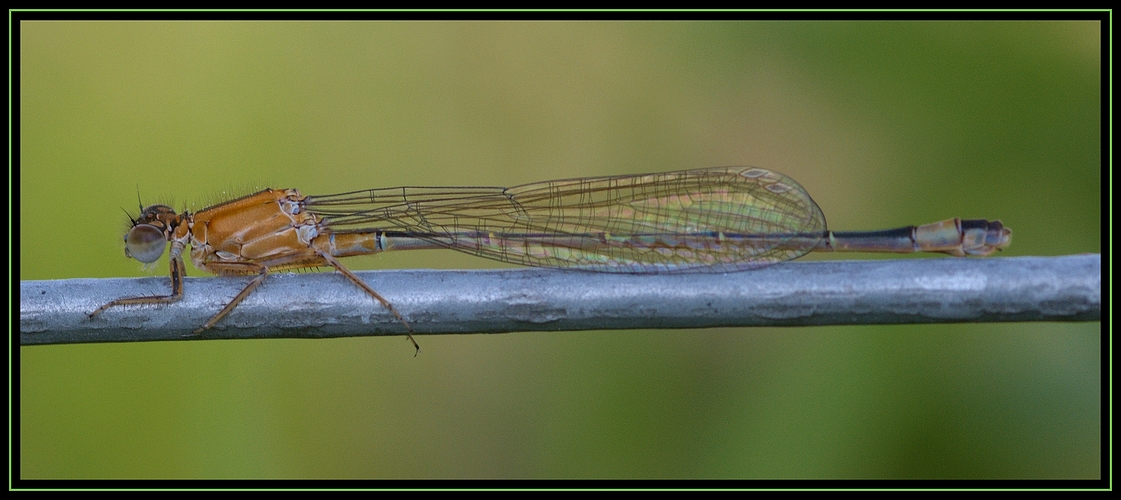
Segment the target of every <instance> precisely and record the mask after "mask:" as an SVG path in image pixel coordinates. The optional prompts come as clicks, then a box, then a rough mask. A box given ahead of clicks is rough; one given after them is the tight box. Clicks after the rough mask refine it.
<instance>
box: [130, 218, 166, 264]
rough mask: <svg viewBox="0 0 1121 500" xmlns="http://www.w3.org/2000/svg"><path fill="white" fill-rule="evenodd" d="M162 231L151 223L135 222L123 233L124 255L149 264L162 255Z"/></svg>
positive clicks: (163, 241)
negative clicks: (126, 232)
mask: <svg viewBox="0 0 1121 500" xmlns="http://www.w3.org/2000/svg"><path fill="white" fill-rule="evenodd" d="M164 246H165V240H164V235H163V231H160V229H159V228H158V227H156V226H153V225H151V224H137V225H135V226H132V229H129V230H128V234H126V235H125V255H126V256H128V257H132V258H134V259H136V260H139V261H140V262H143V263H145V264H151V263H152V262H155V261H156V260H158V259H159V258H160V256H161V255H163V248H164Z"/></svg>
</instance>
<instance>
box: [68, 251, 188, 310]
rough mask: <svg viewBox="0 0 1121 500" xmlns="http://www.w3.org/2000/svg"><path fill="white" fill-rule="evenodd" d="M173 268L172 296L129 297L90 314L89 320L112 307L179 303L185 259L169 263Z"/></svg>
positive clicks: (175, 259) (181, 295)
mask: <svg viewBox="0 0 1121 500" xmlns="http://www.w3.org/2000/svg"><path fill="white" fill-rule="evenodd" d="M168 264H169V265H170V267H171V271H170V272H171V295H157V296H155V297H128V298H124V299H117V300H114V301H112V302H110V303H108V304H105V305H103V306H101V307H99V308H97V310H96V311H94V312H91V313H90V314H89V318H90V319H93V317H94V316H97V315H98V314H101V313H103V312H105V310H106V309H109V308H110V307H117V306H128V305H137V304H170V303H172V302H178V301H179V299H182V298H183V276H185V275H186V274H187V270H186V268H185V267H184V265H183V259H180V258H178V257H176V258H173V259H171V260H170V262H169V263H168Z"/></svg>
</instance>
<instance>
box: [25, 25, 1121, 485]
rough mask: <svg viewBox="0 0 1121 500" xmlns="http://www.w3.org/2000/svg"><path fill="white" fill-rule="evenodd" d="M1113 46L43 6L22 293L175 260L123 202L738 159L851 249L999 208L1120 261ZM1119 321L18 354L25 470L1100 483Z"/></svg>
mask: <svg viewBox="0 0 1121 500" xmlns="http://www.w3.org/2000/svg"><path fill="white" fill-rule="evenodd" d="M1100 36H1101V35H1100V27H1099V25H1098V24H1097V23H1091V22H898V23H896V22H867V23H866V22H649V23H648V22H625V23H622V22H25V23H23V24H22V25H21V32H20V52H19V58H20V65H21V70H22V72H21V74H20V82H19V83H20V85H21V94H20V96H19V103H18V104H19V106H20V115H19V116H20V127H21V131H22V136H21V143H20V148H21V153H22V156H21V163H20V165H19V175H20V188H19V189H20V197H19V199H20V211H19V213H20V224H19V265H20V269H19V272H20V279H22V280H42V279H58V278H88V277H139V276H145V275H154V276H161V275H163V274H164V273H165V272H166V264H161V265H159V266H158V267H157V268H156V270H154V271H150V272H145V271H142V270H141V267H140V265H139V264H138V263H137V262H135V261H132V260H129V259H126V258H125V257H124V256H123V254H122V249H123V245H122V243H121V237H122V234H123V232H124V230H125V228H126V227H127V219H126V218H125V216H124V214H122V213H121V208H122V207H124V208H126V209H128V210H130V211H132V212H135V207H136V205H137V199H136V198H137V191H138V190H139V193H140V195H141V196H142V197H143V199H144V202H145V203H154V202H163V203H169V204H172V205H173V206H175V207H176V208H184V207H192V208H196V209H197V208H201V206H203V205H205V204H206V203H209V202H211V201H215V200H217V201H220V200H222V199H223V198H224V197H228V196H232V195H240V194H245V193H248V192H250V191H251V190H252V189H254V188H256V187H263V186H272V187H298V188H299V189H301V190H302V191H303V192H304V193H313V194H314V193H330V192H338V191H344V190H351V189H359V188H372V187H388V186H394V185H406V184H408V185H418V184H419V185H434V184H435V185H476V184H482V185H513V184H519V183H524V182H531V181H539V180H545V179H552V178H563V177H575V176H592V175H608V174H627V173H645V172H656V171H667V170H677V169H684V168H697V167H708V166H717V165H737V164H745V165H754V166H759V167H765V168H770V169H774V170H777V171H780V172H783V173H786V174H788V175H790V176H791V177H793V178H795V179H797V180H798V181H799V182H801V183H802V184H803V185H804V186H805V187H806V188H807V190H809V191H810V193H811V194H812V195H813V196H814V198H815V199H816V200H817V202H818V203H819V204H820V205H821V206H822V209H823V210H824V212H825V214H826V217H827V218H828V220H829V223H830V227H832V228H835V229H876V228H887V227H896V226H902V225H910V224H917V223H925V222H932V221H936V220H941V219H944V218H949V217H955V216H957V217H965V218H990V219H1001V220H1003V221H1004V222H1005V224H1006V225H1008V226H1010V227H1012V228H1013V229H1014V230H1015V238H1014V240H1013V245H1012V246H1011V247H1010V248H1009V249H1008V250H1007V251H1005V252H1004V253H1003V254H1001V256H999V257H995V258H1001V257H1004V256H1017V255H1043V256H1046V255H1066V254H1075V253H1084V252H1100V251H1101V223H1102V222H1101V174H1100V171H1101V166H1100V165H1101V161H1102V158H1101V135H1100V134H1101V125H1100V123H1101V116H1100V115H1101V90H1102V89H1101V85H1100V82H1101V62H1100V53H1099V52H1100V45H1101V39H1100ZM811 258H814V257H811ZM891 258H909V257H891ZM936 258H937V257H936ZM165 259H166V257H165ZM161 262H166V260H164V261H161ZM348 262H349V264H350V266H351V267H352V268H354V269H382V268H405V267H421V268H478V267H493V266H498V265H500V264H498V263H493V262H490V261H487V260H484V259H479V258H475V257H471V256H468V255H459V254H456V253H454V252H446V251H441V252H434V251H432V252H401V253H398V254H396V255H394V254H386V255H382V256H373V257H362V258H355V259H353V260H349V261H348ZM188 273H189V274H192V275H195V276H198V275H200V274H201V273H199V272H198V271H196V270H194V269H193V268H189V269H188ZM340 283H342V282H340ZM265 286H268V285H267V284H266V285H265ZM340 286H347V285H346V284H345V283H342V284H340ZM187 293H190V290H189V289H188V290H187ZM234 314H236V312H235V313H234ZM1100 329H1101V325H1100V323H1081V324H1058V323H1024V324H977V325H933V326H932V325H926V326H867V327H860V326H853V327H828V328H724V329H709V330H662V331H657V330H648V331H591V332H556V333H521V334H507V335H467V336H451V335H447V336H425V337H420V338H418V340H419V341H420V343H421V344H422V346H423V349H424V350H423V351H422V352H421V354H420V356H419V357H416V358H413V356H412V354H413V352H412V347H411V346H410V345H409V343H408V342H407V341H406V340H405V339H404V338H400V337H379V338H351V339H332V340H291V339H289V340H252V341H221V342H218V341H213V342H165V343H130V344H112V345H70V346H37V347H23V348H20V349H19V350H18V356H19V358H20V359H19V361H20V380H19V384H20V400H19V417H20V427H19V439H20V443H21V448H20V452H21V455H20V474H21V475H22V477H24V478H180V477H211V478H431V477H438V478H461V477H463V478H474V477H490V478H694V477H697V478H806V477H813V478H817V477H824V478H908V477H926V478H995V477H999V478H1025V477H1027V478H1092V477H1099V475H1100V470H1099V466H1100V462H1099V456H1100V452H1101V446H1100V436H1101V424H1102V421H1101V419H1100V412H1101V399H1100V389H1101V385H1100V380H1101V364H1100V354H1101V353H1100V347H1101V344H1100V333H1101V332H1100Z"/></svg>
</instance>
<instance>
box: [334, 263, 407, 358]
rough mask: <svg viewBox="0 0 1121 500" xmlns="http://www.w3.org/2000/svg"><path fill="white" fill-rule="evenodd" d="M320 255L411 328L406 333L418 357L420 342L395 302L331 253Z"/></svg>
mask: <svg viewBox="0 0 1121 500" xmlns="http://www.w3.org/2000/svg"><path fill="white" fill-rule="evenodd" d="M319 255H320V256H321V257H323V260H326V261H327V263H328V264H331V265H332V266H334V267H335V269H338V270H339V272H340V273H343V276H346V277H347V278H348V279H350V281H353V282H354V284H355V285H358V286H359V287H361V288H362V289H363V290H365V291H366V293H368V294H370V296H371V297H373V298H374V299H375V300H377V301H378V302H381V305H382V306H384V307H385V308H386V309H389V312H391V313H393V315H394V316H396V317H397V319H398V320H399V321H400V322H401V323H402V324H403V325H405V328H407V329H408V330H409V331H408V332H407V333H405V335H407V336H408V337H409V342H412V343H413V347H415V348H416V352H415V353H413V357H416V355H417V354H419V353H420V344H417V343H416V340H415V339H413V334H412V331H413V327H412V325H409V322H408V321H405V317H404V316H401V313H399V312H397V309H394V308H393V304H390V303H389V301H388V300H385V298H384V297H382V296H381V295H378V292H375V291H374V289H373V288H370V286H369V285H367V284H366V282H364V281H362V279H361V278H359V277H358V276H357V275H355V274H354V273H352V272H350V270H349V269H347V268H345V267H343V265H342V263H341V262H339V261H338V259H336V258H335V257H333V256H331V255H330V254H327V253H324V252H319Z"/></svg>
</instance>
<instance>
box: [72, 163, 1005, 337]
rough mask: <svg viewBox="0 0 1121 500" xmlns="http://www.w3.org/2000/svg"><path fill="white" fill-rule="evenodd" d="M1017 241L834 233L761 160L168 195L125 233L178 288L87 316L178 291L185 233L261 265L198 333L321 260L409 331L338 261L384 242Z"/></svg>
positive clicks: (639, 247)
mask: <svg viewBox="0 0 1121 500" xmlns="http://www.w3.org/2000/svg"><path fill="white" fill-rule="evenodd" d="M1011 238H1012V231H1011V230H1010V229H1008V228H1006V227H1004V226H1003V225H1002V224H1001V223H1000V221H991V222H990V221H986V220H961V219H949V220H945V221H942V222H935V223H933V224H927V225H923V226H917V227H916V226H910V227H904V228H898V229H890V230H884V231H867V232H833V231H829V230H827V229H826V226H825V216H824V215H822V213H821V208H819V207H818V206H817V204H816V203H814V201H813V199H811V198H810V195H809V194H808V193H806V190H805V189H804V188H803V187H802V186H801V185H799V184H798V183H797V182H795V181H794V180H793V179H791V178H789V177H786V176H785V175H782V174H779V173H777V172H772V171H769V170H764V169H761V168H754V167H718V168H706V169H697V170H684V171H679V172H665V173H659V174H647V175H624V176H614V177H589V178H582V179H567V180H557V181H547V182H537V183H533V184H525V185H521V186H516V187H511V188H503V187H396V188H383V189H368V190H362V191H351V192H347V193H340V194H332V195H324V196H304V195H302V194H300V192H299V191H297V190H296V189H266V190H264V191H261V192H258V193H255V194H252V195H249V196H246V197H243V198H239V199H236V200H233V201H229V202H226V203H222V204H219V205H215V206H212V207H209V208H206V209H203V210H200V211H198V212H194V213H191V212H186V211H185V212H183V213H178V214H177V213H176V212H175V211H174V210H172V209H171V207H168V206H166V205H151V206H148V207H145V208H143V209H142V210H141V213H140V216H139V217H138V218H136V219H134V220H132V227H131V229H129V231H128V233H127V234H126V235H125V255H127V256H129V257H132V258H134V259H137V260H139V261H141V262H144V263H152V262H155V261H156V260H157V259H159V258H160V256H161V255H162V254H163V251H164V246H165V242H166V244H167V246H170V247H171V249H170V251H169V255H170V267H171V295H167V296H158V297H132V298H125V299H118V300H114V301H112V302H110V303H108V304H105V305H104V306H101V307H100V308H98V309H97V310H96V311H94V312H92V313H90V317H91V318H92V317H94V316H96V315H98V314H100V313H102V312H104V311H105V310H106V309H109V308H111V307H115V306H121V305H132V304H152V303H166V302H175V301H177V300H179V299H180V298H182V296H183V279H182V278H183V275H184V274H185V270H184V265H183V255H182V254H183V251H184V249H185V247H186V246H187V245H188V244H190V245H191V260H192V262H194V264H195V266H196V267H198V268H199V269H203V270H206V271H209V272H212V273H215V274H220V275H255V277H254V278H253V279H252V280H250V281H249V283H248V284H247V285H246V286H245V288H244V289H243V290H242V291H241V292H240V293H238V294H237V296H235V297H234V298H233V299H232V300H230V302H229V303H228V304H226V306H225V307H224V308H222V310H221V311H219V312H218V313H217V314H215V315H214V317H212V318H211V319H210V320H209V321H207V322H206V324H204V325H202V327H201V328H199V329H198V330H196V331H195V333H196V334H197V333H200V332H202V331H203V330H206V329H208V328H210V327H212V326H214V325H215V323H217V322H218V321H219V320H221V319H222V318H223V317H225V316H226V315H227V314H229V313H230V311H232V310H233V309H234V307H236V306H237V304H238V303H240V302H241V301H242V300H244V299H245V298H246V297H247V296H248V295H249V294H250V293H251V292H252V291H253V290H254V289H255V288H257V287H258V286H259V285H260V284H261V283H262V282H263V281H264V279H265V276H266V275H267V273H268V272H269V271H278V270H284V269H295V268H305V267H318V266H331V267H334V268H335V269H337V270H338V271H339V272H341V273H342V274H343V275H344V276H346V277H347V278H348V279H349V280H350V281H351V282H353V283H354V284H355V285H358V286H359V287H360V288H362V290H364V291H365V292H366V293H367V294H369V295H370V296H371V297H373V298H374V299H375V300H377V301H378V302H380V303H381V305H382V306H384V307H385V308H386V309H388V310H389V311H390V312H391V313H392V314H393V315H394V316H395V317H396V318H397V319H398V320H400V321H401V323H403V324H404V325H405V327H406V328H407V329H408V330H409V331H410V332H411V331H412V327H411V326H410V325H409V323H408V322H407V321H406V320H405V318H404V317H403V316H402V315H401V313H400V312H398V311H397V310H396V309H395V308H394V307H393V305H392V304H391V303H390V302H389V301H388V300H386V299H385V298H384V297H382V296H381V295H379V294H378V293H377V292H375V291H374V290H373V289H372V288H370V287H369V286H368V285H366V283H364V282H363V281H362V280H361V279H359V278H358V277H357V276H356V275H354V273H352V272H350V270H348V269H347V268H346V267H344V266H343V265H342V264H341V263H340V262H339V260H338V259H339V258H340V257H348V256H353V255H362V254H369V253H376V252H384V251H388V250H406V249H432V248H447V249H452V250H458V251H461V252H466V253H470V254H474V255H478V256H480V257H486V258H490V259H495V260H499V261H503V262H511V263H515V264H522V265H527V266H540V267H552V268H564V269H576V270H583V271H597V272H608V273H635V274H644V273H726V272H736V271H746V270H750V269H757V268H760V267H763V266H767V265H771V264H775V263H778V262H782V261H787V260H791V259H796V258H798V257H801V256H802V255H805V254H806V253H808V252H811V251H862V252H898V253H910V252H941V253H946V254H950V255H957V256H963V255H979V256H984V255H989V254H991V253H993V252H995V251H997V250H1000V249H1002V248H1005V247H1007V246H1008V245H1009V243H1010V242H1011ZM409 339H410V340H412V335H411V334H410V335H409ZM413 344H414V345H416V342H415V341H414V342H413ZM418 349H419V348H418Z"/></svg>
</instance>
